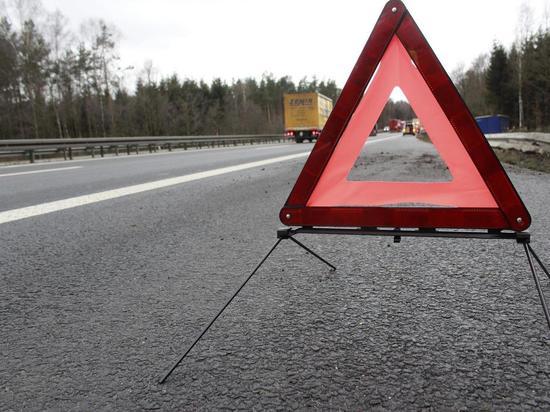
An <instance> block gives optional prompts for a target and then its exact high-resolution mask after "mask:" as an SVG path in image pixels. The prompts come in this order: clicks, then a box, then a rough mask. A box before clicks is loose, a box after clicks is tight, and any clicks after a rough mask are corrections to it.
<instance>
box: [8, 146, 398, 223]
mask: <svg viewBox="0 0 550 412" xmlns="http://www.w3.org/2000/svg"><path fill="white" fill-rule="evenodd" d="M398 137H400V136H390V137H384V138H377V139H373V140H370V141H367V144H371V143H378V142H382V141H385V140H391V139H396V138H398ZM309 154H310V151H307V152H302V153H298V154H292V155H288V156H282V157H275V158H272V159H267V160H260V161H257V162H251V163H243V164H241V165H237V166H229V167H223V168H221V169H213V170H209V171H206V172H199V173H193V174H190V175H184V176H179V177H172V178H169V179H163V180H157V181H155V182H149V183H143V184H139V185H134V186H128V187H123V188H120V189H114V190H108V191H105V192H99V193H92V194H90V195H84V196H77V197H72V198H69V199H64V200H57V201H54V202H49V203H43V204H39V205H35V206H29V207H23V208H20V209H13V210H7V211H5V212H0V225H1V224H3V223H8V222H13V221H16V220H21V219H26V218H29V217H34V216H40V215H45V214H47V213H53V212H58V211H61V210H65V209H71V208H74V207H78V206H84V205H89V204H92V203H98V202H103V201H105V200H110V199H116V198H119V197H123V196H128V195H132V194H136V193H142V192H147V191H150V190H155V189H161V188H164V187H169V186H174V185H178V184H181V183H187V182H192V181H195V180H200V179H205V178H207V177H214V176H219V175H223V174H226V173H231V172H237V171H241V170H246V169H251V168H254V167H260V166H266V165H270V164H274V163H279V162H285V161H288V160H293V159H298V158H300V157H305V156H308V155H309Z"/></svg>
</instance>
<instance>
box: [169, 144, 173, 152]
mask: <svg viewBox="0 0 550 412" xmlns="http://www.w3.org/2000/svg"><path fill="white" fill-rule="evenodd" d="M168 151H169V152H171V151H172V143H168Z"/></svg>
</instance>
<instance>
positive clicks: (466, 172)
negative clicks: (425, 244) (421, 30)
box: [307, 36, 496, 208]
mask: <svg viewBox="0 0 550 412" xmlns="http://www.w3.org/2000/svg"><path fill="white" fill-rule="evenodd" d="M396 86H399V87H400V88H401V89H402V91H403V92H404V93H403V94H404V95H406V96H407V98H408V100H409V101H410V102H411V105H412V107H413V108H414V109H415V111H416V114H417V115H418V117H419V118H421V119H422V120H423V121H424V122H425V124H424V126H425V129H426V131H427V133H428V134H429V137H430V140H431V141H432V142H433V144H434V149H437V151H438V153H439V155H440V156H441V159H442V160H443V161H444V164H445V165H446V166H447V167H448V169H449V170H448V173H449V174H450V175H451V176H452V179H451V180H448V178H449V177H448V175H446V176H445V180H444V181H433V180H430V181H429V182H426V181H422V180H416V179H415V180H414V181H403V180H399V181H385V180H376V181H372V180H364V179H363V178H361V181H354V180H350V179H349V175H350V172H351V171H352V169H354V163H355V162H356V160H357V159H358V158H360V157H361V153H362V151H363V149H365V147H367V150H368V148H369V145H370V146H371V147H372V146H376V144H382V143H386V144H388V145H391V144H394V143H395V141H397V139H403V136H395V137H388V138H387V139H386V140H385V141H380V142H378V143H375V140H376V139H378V136H376V137H375V136H370V134H371V131H372V130H373V128H374V127H375V125H376V123H377V120H378V118H379V117H380V114H381V113H382V112H383V110H384V106H385V105H386V103H387V101H388V99H389V98H390V96H391V94H392V91H393V90H394V89H395V87H396ZM382 130H383V129H382ZM381 138H382V136H381V137H380V139H381ZM392 139H393V140H392ZM413 142H415V143H416V140H413ZM411 143H412V142H411ZM420 146H422V145H420ZM367 166H368V159H367ZM377 179H380V176H377ZM403 204H407V205H430V206H433V207H457V208H461V207H462V208H494V207H496V202H495V199H494V198H493V195H492V194H491V192H490V191H489V189H488V187H487V185H486V184H485V182H484V181H483V178H482V177H481V175H480V173H479V171H478V170H477V168H476V166H475V165H474V163H473V161H472V159H471V158H470V156H469V154H468V153H467V151H466V149H465V147H464V145H463V144H462V142H461V141H460V138H459V136H458V135H457V133H456V131H455V129H454V128H453V126H452V124H451V123H450V121H449V119H448V118H447V116H446V115H445V113H444V112H443V110H442V109H441V106H440V105H439V103H438V102H437V100H436V98H435V97H434V95H433V93H432V91H431V89H430V87H429V86H428V85H427V83H426V81H425V80H424V79H423V77H422V75H421V74H420V73H419V71H418V68H417V67H416V65H414V64H413V63H412V61H411V57H410V55H409V54H408V52H407V51H406V50H405V48H404V46H403V44H402V43H401V41H400V40H399V39H398V38H397V37H396V36H394V38H393V39H392V40H391V42H390V44H389V45H388V48H387V50H386V53H385V54H384V56H383V57H382V60H381V62H380V65H379V68H378V70H377V72H376V75H375V76H374V77H373V79H372V81H371V82H370V83H369V86H368V87H367V90H366V92H365V94H364V96H363V98H362V100H361V102H360V103H359V105H358V106H357V108H356V109H355V111H354V113H353V114H352V115H351V117H350V119H349V121H348V123H347V125H346V128H345V129H344V131H343V133H342V135H341V137H340V139H339V141H338V145H337V146H336V147H335V148H334V150H333V152H332V154H331V157H330V159H329V160H328V162H327V164H326V165H325V166H324V169H323V172H322V173H321V176H320V177H319V179H318V180H317V182H316V186H315V188H314V190H313V192H312V193H311V195H310V196H309V199H308V201H307V206H310V207H315V206H318V207H346V206H350V207H354V206H360V207H377V206H378V207H379V206H394V205H403Z"/></svg>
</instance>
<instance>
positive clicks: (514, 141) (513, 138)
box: [487, 133, 550, 154]
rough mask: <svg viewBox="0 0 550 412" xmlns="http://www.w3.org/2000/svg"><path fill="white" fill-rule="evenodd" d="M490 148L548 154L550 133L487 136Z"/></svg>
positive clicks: (549, 151)
mask: <svg viewBox="0 0 550 412" xmlns="http://www.w3.org/2000/svg"><path fill="white" fill-rule="evenodd" d="M487 139H488V140H489V144H490V145H491V146H492V147H495V148H498V149H503V150H509V149H514V150H517V151H520V152H524V153H537V154H550V133H501V134H490V135H487Z"/></svg>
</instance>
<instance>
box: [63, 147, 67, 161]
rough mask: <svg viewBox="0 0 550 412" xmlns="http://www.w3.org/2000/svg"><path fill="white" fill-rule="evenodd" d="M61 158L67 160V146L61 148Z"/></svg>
mask: <svg viewBox="0 0 550 412" xmlns="http://www.w3.org/2000/svg"><path fill="white" fill-rule="evenodd" d="M63 160H67V148H64V149H63Z"/></svg>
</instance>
